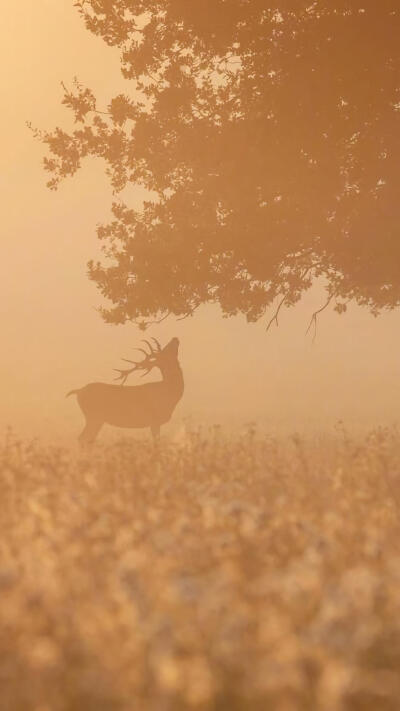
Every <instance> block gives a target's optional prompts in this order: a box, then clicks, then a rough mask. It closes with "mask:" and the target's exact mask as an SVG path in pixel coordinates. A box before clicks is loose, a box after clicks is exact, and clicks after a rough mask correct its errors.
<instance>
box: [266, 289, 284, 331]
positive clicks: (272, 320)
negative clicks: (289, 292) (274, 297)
mask: <svg viewBox="0 0 400 711" xmlns="http://www.w3.org/2000/svg"><path fill="white" fill-rule="evenodd" d="M285 301H286V295H285V296H284V297H283V299H282V301H280V302H279V304H278V306H277V309H276V311H275V313H274V315H273V317H272V318H271V320H270V321H269V322H268V324H267V328H266V329H265V330H266V331H269V329H270V328H271V326H272V324H273V323H274V321H275V323H276V325H277V326H279V322H278V316H279V312H280V310H281V308H282V306H283V304H284V303H285Z"/></svg>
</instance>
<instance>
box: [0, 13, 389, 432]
mask: <svg viewBox="0 0 400 711" xmlns="http://www.w3.org/2000/svg"><path fill="white" fill-rule="evenodd" d="M0 31H1V33H2V41H1V43H0V52H1V55H2V56H1V67H2V74H1V83H2V86H1V95H2V110H1V112H0V121H1V124H2V131H1V135H2V139H3V140H2V153H1V155H2V170H1V194H2V215H3V217H2V225H1V226H2V245H3V258H2V260H1V264H0V272H1V273H0V279H1V281H0V283H1V290H2V298H1V304H2V326H3V338H2V344H3V347H2V349H1V354H0V361H1V372H2V375H3V382H4V386H3V389H2V390H3V397H2V398H1V405H0V428H1V429H3V428H4V426H5V425H7V424H9V425H12V426H13V427H14V428H15V429H16V430H17V431H21V432H22V431H23V432H24V433H28V434H33V435H37V434H44V433H46V432H49V433H51V434H62V433H66V434H67V435H68V436H71V437H73V436H74V435H75V433H77V432H79V430H80V428H81V425H82V415H81V413H80V411H79V409H78V407H77V404H76V403H75V402H74V401H73V400H71V399H69V400H65V397H64V395H65V393H66V391H67V390H70V389H71V388H74V387H79V386H81V385H84V384H85V383H87V382H90V381H94V380H102V381H106V382H110V381H111V379H112V377H113V373H112V368H113V367H118V366H119V364H120V357H121V356H126V357H131V356H132V353H133V352H132V350H131V349H132V348H133V347H134V346H135V345H136V344H137V343H138V341H139V339H140V337H141V335H142V334H141V333H140V332H139V331H138V329H137V328H136V327H135V326H132V325H126V326H119V327H115V326H110V325H105V324H103V322H102V321H101V318H100V316H99V314H98V313H97V312H96V306H98V305H99V304H100V297H99V295H98V294H97V292H96V289H95V287H94V286H93V285H92V284H90V283H89V281H88V280H87V277H86V274H85V272H86V262H87V260H88V259H90V258H93V257H96V256H98V246H97V238H96V232H95V228H96V224H97V223H100V222H102V221H106V220H107V219H108V217H109V206H110V204H111V200H112V195H111V190H110V188H109V185H108V182H107V180H106V178H105V176H104V169H103V165H102V164H101V163H96V162H95V161H90V162H88V163H86V164H85V166H84V168H83V170H82V171H80V172H79V173H78V175H77V176H76V177H75V178H74V179H72V180H71V179H70V180H67V181H65V182H63V183H62V185H61V187H60V189H59V191H58V192H56V193H54V192H50V191H49V190H48V189H47V188H46V187H45V182H46V175H45V173H44V171H43V168H42V163H41V159H42V156H43V146H42V145H41V144H40V143H38V142H35V141H34V139H33V137H32V135H31V133H30V132H29V130H28V129H27V127H26V125H25V122H26V121H27V120H30V121H32V123H33V125H35V126H38V127H41V128H49V129H52V128H54V127H55V126H56V125H60V126H68V125H69V120H70V118H69V114H68V112H67V110H66V109H64V108H63V107H62V105H61V99H62V89H61V86H60V82H61V81H64V82H65V83H66V84H67V85H68V84H71V82H72V79H73V77H74V76H77V77H78V78H79V80H80V81H81V82H82V83H83V84H85V85H88V86H90V87H91V88H92V89H93V90H94V93H95V94H96V95H97V96H99V97H103V98H104V103H106V102H107V99H108V98H109V97H111V96H113V95H115V94H116V93H118V91H121V90H125V91H129V85H127V83H126V82H124V81H123V79H122V77H121V75H120V73H119V59H118V51H116V50H114V49H110V48H109V47H106V45H105V44H104V43H103V42H102V40H100V39H99V38H95V37H93V35H91V34H89V33H88V32H87V31H86V30H85V28H84V26H83V23H82V22H81V20H80V19H79V16H78V13H77V11H76V10H75V9H74V7H73V0H38V1H37V2H35V3H33V2H32V0H20V1H19V2H18V3H5V4H4V7H2V23H1V30H0ZM123 197H124V199H125V200H126V201H127V202H128V203H129V202H130V203H135V204H139V202H140V199H141V194H140V192H139V191H136V192H135V190H134V189H132V187H131V188H130V189H129V190H126V191H124V193H123ZM323 302H324V297H323V294H322V293H321V290H320V289H319V288H316V289H314V290H313V292H312V293H310V294H309V295H308V296H307V297H306V298H305V299H304V300H303V302H302V303H301V305H300V306H298V307H297V308H295V309H291V310H288V311H283V312H282V314H281V319H280V321H281V322H280V327H279V329H276V328H272V329H271V330H270V332H269V333H268V334H267V333H266V332H265V325H266V324H265V321H264V322H262V321H261V322H259V323H258V324H256V325H253V324H252V325H247V324H246V322H245V320H244V319H243V318H235V319H222V318H221V316H220V314H219V312H218V310H217V309H215V310H214V309H212V308H210V307H207V308H204V309H203V310H200V312H199V313H198V315H196V316H195V317H194V318H192V319H188V320H186V321H183V322H176V321H175V320H174V319H173V318H170V319H169V320H168V321H166V322H164V323H163V324H162V325H160V326H159V327H157V328H154V329H152V330H151V331H150V332H149V335H155V336H156V337H157V338H159V339H160V340H161V341H165V340H167V339H169V338H171V337H172V336H175V335H177V336H179V338H180V339H181V361H182V366H183V369H184V374H185V380H186V392H185V396H184V399H183V401H182V403H181V404H180V405H179V408H178V409H177V411H176V413H175V415H174V420H173V424H172V425H171V427H172V428H174V427H175V428H177V427H179V426H180V423H181V422H182V420H183V418H184V417H186V416H193V417H195V418H200V419H203V420H207V421H211V422H222V421H224V420H226V421H228V420H235V421H249V420H253V419H256V418H261V419H262V420H263V422H264V423H265V424H266V425H267V426H268V427H269V428H270V429H271V430H272V431H277V430H279V429H280V428H281V427H286V428H289V429H302V428H303V427H307V426H309V425H312V426H316V427H318V428H321V427H323V426H324V425H325V424H326V425H329V427H331V426H332V424H333V423H334V422H335V420H337V419H340V418H342V419H343V420H344V421H345V422H347V423H348V424H349V426H351V427H353V426H356V425H357V424H361V425H362V426H364V425H367V426H373V425H375V424H382V423H392V422H394V421H397V419H398V408H399V406H398V403H399V388H400V386H399V384H398V383H399V372H400V366H399V354H398V351H399V327H400V313H399V312H398V311H397V312H394V313H391V314H386V315H384V316H381V317H379V318H378V319H375V318H373V317H372V316H370V315H369V314H368V312H367V311H366V310H363V309H360V308H358V307H355V306H351V307H350V308H349V311H348V313H347V315H345V316H338V315H337V314H335V313H332V312H331V313H329V312H327V311H326V312H325V313H324V314H322V315H321V319H320V321H319V327H318V335H317V340H316V342H315V344H314V345H312V339H311V338H310V337H305V330H306V327H307V325H308V322H309V319H310V315H311V314H312V312H313V310H314V309H316V308H318V307H319V306H321V304H322V303H323ZM146 335H147V334H146ZM152 377H154V375H153V376H152ZM133 382H134V381H133V380H132V384H133Z"/></svg>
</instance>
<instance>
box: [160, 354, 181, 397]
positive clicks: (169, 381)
mask: <svg viewBox="0 0 400 711" xmlns="http://www.w3.org/2000/svg"><path fill="white" fill-rule="evenodd" d="M160 370H161V375H162V379H163V383H164V386H165V388H166V389H167V391H168V393H169V394H170V395H171V398H172V399H174V400H175V399H176V401H178V400H180V398H181V397H182V395H183V388H184V382H183V373H182V369H181V367H180V365H179V363H174V364H173V365H169V366H166V367H162V368H160Z"/></svg>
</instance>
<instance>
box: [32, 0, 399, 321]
mask: <svg viewBox="0 0 400 711" xmlns="http://www.w3.org/2000/svg"><path fill="white" fill-rule="evenodd" d="M76 5H77V9H78V11H79V13H80V14H81V16H82V18H83V20H84V21H85V23H86V27H87V29H88V30H89V31H90V32H92V33H94V34H96V35H99V36H100V37H102V38H103V40H104V41H105V42H106V43H107V44H108V45H114V46H117V47H118V48H119V49H120V52H121V69H122V73H123V75H124V77H125V78H126V80H127V90H126V94H123V95H122V94H121V95H119V96H116V97H114V98H113V99H111V100H110V102H109V105H108V107H99V106H98V104H97V101H96V98H95V96H94V95H93V93H92V91H91V90H90V89H88V88H86V87H83V86H81V85H80V84H79V83H78V82H75V85H74V88H73V89H72V90H69V89H66V88H65V96H64V103H65V105H66V106H67V107H68V109H70V110H71V111H72V112H73V114H74V117H75V121H76V123H77V127H76V129H75V130H74V131H72V132H66V131H64V130H62V129H60V128H57V129H55V130H54V131H51V132H42V133H40V137H41V139H42V140H43V142H44V143H45V144H46V145H47V147H48V152H49V155H48V157H47V158H46V159H45V167H46V169H47V170H48V171H49V172H50V180H49V183H48V184H49V186H50V188H56V187H57V186H58V184H59V182H60V181H61V180H62V179H63V178H64V177H66V176H72V175H74V174H75V173H76V172H77V170H78V169H79V167H80V165H81V162H82V160H83V159H84V158H85V157H86V156H97V157H99V158H102V159H103V160H104V161H105V166H106V171H107V174H108V175H109V177H110V180H111V184H112V187H113V190H114V191H115V193H118V192H119V191H121V190H122V189H123V188H124V187H125V186H126V185H127V184H129V183H134V184H140V185H142V186H144V187H145V188H147V189H148V190H149V199H148V201H146V202H145V203H144V205H143V209H141V210H133V209H131V208H130V207H129V205H126V204H124V203H123V202H121V201H118V202H117V201H115V202H114V203H113V206H112V213H113V218H112V221H111V222H110V223H109V224H107V225H103V226H101V227H100V228H99V230H98V235H99V238H100V239H101V240H102V242H103V247H104V254H105V258H104V262H103V263H94V262H92V263H90V264H89V275H90V278H91V279H93V280H94V281H95V282H96V283H97V285H98V286H99V288H100V290H101V292H102V294H103V295H104V296H106V297H107V298H108V299H109V301H110V308H109V309H105V310H104V311H103V315H104V317H105V319H106V320H108V321H109V322H113V323H121V322H123V321H125V320H126V319H132V320H137V319H144V321H145V322H146V321H148V320H149V319H151V318H161V317H163V316H165V315H166V314H168V313H173V314H176V315H177V316H184V315H186V314H191V313H193V311H194V310H195V309H196V308H197V306H199V305H200V304H203V303H206V302H216V303H219V304H220V306H221V307H222V310H223V312H224V314H226V315H231V314H236V313H238V312H242V313H244V314H246V316H247V318H248V319H249V320H250V321H254V320H257V319H258V318H260V317H261V316H262V315H263V314H264V313H265V311H266V309H267V308H268V307H269V306H271V304H273V303H276V302H277V303H278V307H279V306H280V305H283V306H290V305H292V304H294V303H296V302H297V301H298V300H299V299H300V297H301V295H302V293H303V292H304V291H305V290H306V289H308V288H309V287H310V285H311V284H312V282H313V280H314V279H315V278H316V277H324V278H325V281H326V284H327V291H328V294H327V297H328V299H330V300H332V299H333V300H334V303H336V309H337V310H338V311H339V312H342V311H344V310H345V308H346V303H347V301H349V300H355V301H356V302H357V303H359V304H364V305H367V306H368V307H369V308H370V309H371V310H372V312H373V313H375V314H377V313H379V312H380V311H381V310H382V309H384V308H394V307H395V306H397V305H398V304H399V303H400V258H399V257H400V251H399V247H398V245H399V221H400V201H399V200H398V196H397V192H398V186H399V182H400V181H399V178H400V175H399V170H400V145H399V136H400V132H399V118H400V74H399V70H400V63H399V58H400V43H399V37H400V10H399V9H398V0H380V2H379V3H378V2H377V1H376V0H319V1H318V2H317V1H315V2H313V1H312V0H307V1H305V0H280V1H279V3H277V6H274V5H271V3H269V2H267V1H266V0H202V2H199V1H198V0H196V1H195V0H113V1H112V2H110V0H80V1H79V2H77V3H76Z"/></svg>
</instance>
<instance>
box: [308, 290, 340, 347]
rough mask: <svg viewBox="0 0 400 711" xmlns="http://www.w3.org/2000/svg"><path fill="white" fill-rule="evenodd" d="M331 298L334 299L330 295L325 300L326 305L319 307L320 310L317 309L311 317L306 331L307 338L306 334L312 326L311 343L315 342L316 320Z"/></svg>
mask: <svg viewBox="0 0 400 711" xmlns="http://www.w3.org/2000/svg"><path fill="white" fill-rule="evenodd" d="M333 297H334V294H331V295H330V296H329V298H328V299H327V301H326V303H325V304H324V305H323V306H321V308H320V309H318V310H317V311H314V313H313V315H312V316H311V319H310V323H309V324H308V328H307V331H306V336H307V334H308V332H309V331H310V329H311V327H312V326H314V335H313V339H312V342H313V343H314V342H315V339H316V337H317V318H318V316H319V314H320V313H322V311H325V309H326V308H327V307H328V306H329V304H330V303H331V301H332V299H333Z"/></svg>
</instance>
